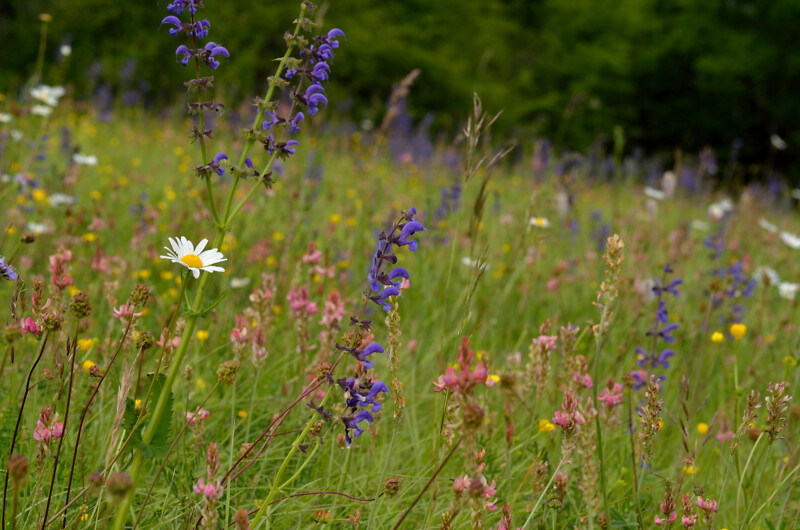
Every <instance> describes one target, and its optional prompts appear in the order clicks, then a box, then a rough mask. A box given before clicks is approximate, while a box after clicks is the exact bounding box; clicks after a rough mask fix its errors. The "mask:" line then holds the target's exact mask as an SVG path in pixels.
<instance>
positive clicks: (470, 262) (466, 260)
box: [461, 256, 489, 270]
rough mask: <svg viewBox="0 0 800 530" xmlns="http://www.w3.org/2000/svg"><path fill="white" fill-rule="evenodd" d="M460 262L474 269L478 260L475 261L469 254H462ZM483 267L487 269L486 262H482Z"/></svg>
mask: <svg viewBox="0 0 800 530" xmlns="http://www.w3.org/2000/svg"><path fill="white" fill-rule="evenodd" d="M461 263H463V264H464V265H465V266H467V267H470V268H472V269H474V268H475V267H477V266H478V262H477V261H475V260H474V259H470V258H469V256H464V257H463V258H461ZM483 268H484V270H485V269H488V268H489V265H488V264H487V263H484V264H483Z"/></svg>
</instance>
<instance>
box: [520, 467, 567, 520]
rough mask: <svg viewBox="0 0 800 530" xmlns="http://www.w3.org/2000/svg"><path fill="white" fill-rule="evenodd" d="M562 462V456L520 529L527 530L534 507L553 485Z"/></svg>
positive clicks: (534, 510)
mask: <svg viewBox="0 0 800 530" xmlns="http://www.w3.org/2000/svg"><path fill="white" fill-rule="evenodd" d="M562 464H564V458H561V462H559V463H558V466H556V470H555V472H553V476H551V477H550V481H549V482H548V483H547V485H546V486H545V487H544V489H543V490H542V493H541V495H539V498H538V499H537V500H536V504H535V505H534V506H533V509H532V510H531V514H530V515H529V516H528V519H527V520H526V521H525V524H524V525H523V526H522V530H527V528H528V525H530V524H531V521H533V516H534V515H536V509H537V508H539V505H540V504H541V503H542V499H544V496H545V494H547V492H548V491H550V486H552V485H553V481H554V480H555V478H556V473H558V471H559V470H560V469H561V466H562Z"/></svg>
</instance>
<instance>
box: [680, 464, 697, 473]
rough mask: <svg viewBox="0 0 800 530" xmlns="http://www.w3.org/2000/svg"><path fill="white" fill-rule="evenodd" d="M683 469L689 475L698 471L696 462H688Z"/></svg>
mask: <svg viewBox="0 0 800 530" xmlns="http://www.w3.org/2000/svg"><path fill="white" fill-rule="evenodd" d="M683 471H684V473H686V474H687V475H694V474H695V473H697V466H696V465H694V464H686V465H685V466H683Z"/></svg>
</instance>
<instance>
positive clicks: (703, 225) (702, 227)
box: [690, 219, 708, 232]
mask: <svg viewBox="0 0 800 530" xmlns="http://www.w3.org/2000/svg"><path fill="white" fill-rule="evenodd" d="M690 226H691V227H692V230H699V231H700V232H708V223H707V222H705V221H701V220H699V219H695V220H694V221H692V222H691V225H690Z"/></svg>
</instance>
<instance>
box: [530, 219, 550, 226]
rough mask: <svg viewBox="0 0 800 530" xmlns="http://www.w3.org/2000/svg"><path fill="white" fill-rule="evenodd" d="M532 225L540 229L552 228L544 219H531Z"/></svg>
mask: <svg viewBox="0 0 800 530" xmlns="http://www.w3.org/2000/svg"><path fill="white" fill-rule="evenodd" d="M530 224H531V226H536V227H539V228H547V227H549V226H550V221H548V220H547V219H545V218H544V217H531V220H530Z"/></svg>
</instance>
